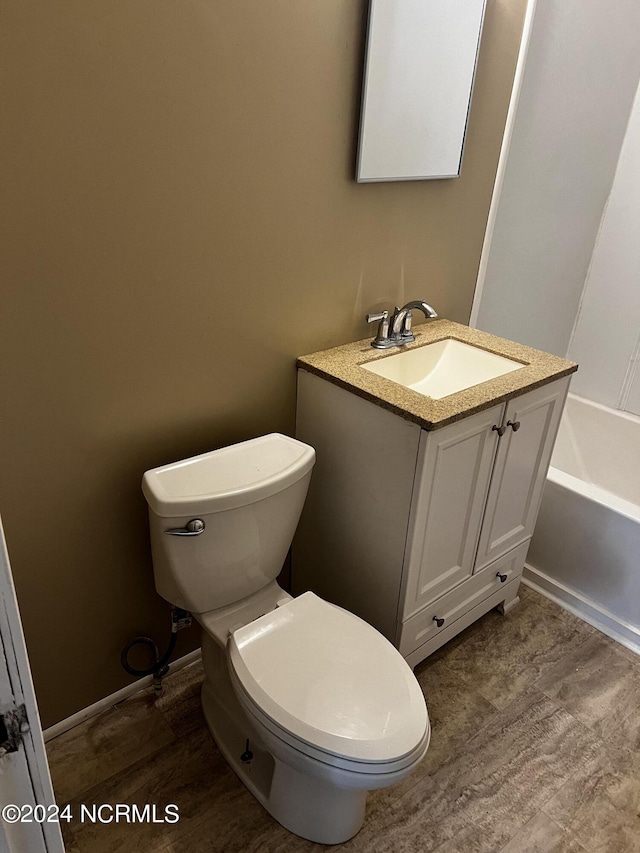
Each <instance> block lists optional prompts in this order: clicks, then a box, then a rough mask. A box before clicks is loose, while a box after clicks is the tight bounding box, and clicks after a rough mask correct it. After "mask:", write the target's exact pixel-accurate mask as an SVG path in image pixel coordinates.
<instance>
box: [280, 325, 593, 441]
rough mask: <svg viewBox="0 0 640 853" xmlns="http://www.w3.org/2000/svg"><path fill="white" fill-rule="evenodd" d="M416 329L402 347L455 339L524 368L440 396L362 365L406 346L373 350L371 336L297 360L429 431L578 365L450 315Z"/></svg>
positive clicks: (324, 376)
mask: <svg viewBox="0 0 640 853" xmlns="http://www.w3.org/2000/svg"><path fill="white" fill-rule="evenodd" d="M413 331H414V334H415V338H416V340H415V342H414V343H412V344H407V345H405V346H404V347H402V350H408V349H416V348H418V347H421V346H424V345H425V344H432V343H436V342H437V341H442V340H446V339H448V338H453V339H454V340H458V341H463V342H464V343H468V344H473V346H476V347H479V348H480V349H484V350H488V351H489V352H493V353H496V354H497V355H502V356H505V357H506V358H510V359H513V360H514V361H519V362H521V363H522V368H519V369H517V370H514V371H513V372H511V373H507V374H505V375H504V376H498V377H497V378H496V379H490V380H489V381H487V382H481V383H480V384H479V385H474V386H472V387H471V388H467V389H465V390H464V391H458V392H457V393H455V394H450V395H449V396H448V397H442V398H441V399H439V400H436V399H433V398H432V397H425V396H424V395H423V394H419V393H418V392H417V391H412V390H411V389H409V388H405V387H404V386H402V385H399V384H398V383H397V382H392V381H391V380H390V379H384V378H383V377H382V376H378V375H377V374H375V373H371V372H370V371H369V370H363V369H362V367H361V365H362V364H365V363H366V362H371V361H375V360H377V359H380V358H386V357H388V356H391V355H396V354H397V353H399V352H401V351H402V350H401V349H400V348H398V347H393V348H392V349H388V350H376V349H374V348H373V347H372V346H371V341H372V340H373V336H371V337H368V338H366V339H365V340H363V341H356V342H355V343H351V344H344V345H343V346H339V347H334V348H333V349H328V350H323V351H322V352H316V353H313V354H311V355H304V356H301V357H300V358H299V359H298V361H297V364H298V367H299V368H301V369H302V370H307V371H309V373H315V374H316V375H317V376H321V377H322V378H323V379H327V380H329V382H333V383H334V384H335V385H339V386H341V387H342V388H346V389H347V390H348V391H352V392H353V393H354V394H358V395H359V396H360V397H364V399H365V400H370V401H371V402H372V403H377V404H378V405H380V406H384V408H386V409H389V410H390V411H392V412H395V413H396V414H398V415H400V416H401V417H403V418H405V419H406V420H410V421H413V422H414V423H417V424H419V425H420V426H421V427H423V428H424V429H427V430H434V429H439V428H440V427H443V426H446V425H447V424H450V423H453V422H454V421H458V420H461V419H462V418H464V417H467V415H472V414H474V413H475V412H480V411H482V410H483V409H488V408H490V407H491V406H495V405H497V404H498V403H501V402H503V401H504V400H507V399H510V398H511V397H517V396H519V395H520V394H526V392H527V391H531V390H533V389H534V388H538V387H540V386H541V385H546V384H547V383H548V382H553V380H554V379H560V377H562V376H568V375H569V374H570V373H573V372H574V371H576V370H577V369H578V365H577V364H575V363H574V362H572V361H567V359H565V358H559V357H558V356H556V355H551V354H550V353H546V352H542V351H541V350H537V349H532V348H531V347H526V346H524V345H523V344H517V343H515V342H514V341H508V340H506V339H505V338H499V337H497V336H496V335H490V334H489V333H488V332H481V331H479V330H478V329H471V328H469V327H468V326H463V325H461V324H460V323H454V322H453V321H451V320H429V321H427V322H426V323H423V324H422V325H420V326H416V327H414V329H413Z"/></svg>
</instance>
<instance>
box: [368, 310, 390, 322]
mask: <svg viewBox="0 0 640 853" xmlns="http://www.w3.org/2000/svg"><path fill="white" fill-rule="evenodd" d="M365 319H366V321H367V323H377V322H378V320H388V319H389V312H388V311H378V312H377V313H376V314H367V316H366V318H365Z"/></svg>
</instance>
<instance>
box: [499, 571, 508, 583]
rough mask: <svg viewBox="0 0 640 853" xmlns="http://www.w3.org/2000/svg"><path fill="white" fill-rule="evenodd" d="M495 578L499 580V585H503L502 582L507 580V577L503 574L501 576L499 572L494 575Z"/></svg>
mask: <svg viewBox="0 0 640 853" xmlns="http://www.w3.org/2000/svg"><path fill="white" fill-rule="evenodd" d="M496 577H497V578H500V583H504V582H505V581H506V579H507V577H508V575H503V574H501V573H500V572H498V573H497V574H496Z"/></svg>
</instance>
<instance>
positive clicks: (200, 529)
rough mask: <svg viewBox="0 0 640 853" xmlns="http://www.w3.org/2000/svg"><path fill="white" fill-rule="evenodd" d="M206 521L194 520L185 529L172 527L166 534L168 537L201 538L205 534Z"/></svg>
mask: <svg viewBox="0 0 640 853" xmlns="http://www.w3.org/2000/svg"><path fill="white" fill-rule="evenodd" d="M204 527H205V524H204V521H203V520H202V519H201V518H192V519H191V521H188V522H187V523H186V525H185V526H184V527H170V528H169V529H168V530H165V531H164V532H165V533H166V534H167V535H168V536H200V534H201V533H204Z"/></svg>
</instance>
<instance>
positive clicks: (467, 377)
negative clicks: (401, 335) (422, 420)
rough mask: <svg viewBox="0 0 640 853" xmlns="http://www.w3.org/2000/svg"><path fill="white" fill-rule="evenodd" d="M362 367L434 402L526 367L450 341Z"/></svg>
mask: <svg viewBox="0 0 640 853" xmlns="http://www.w3.org/2000/svg"><path fill="white" fill-rule="evenodd" d="M361 366H362V367H363V368H364V369H365V370H370V371H371V372H372V373H377V374H378V376H382V377H384V378H385V379H390V380H391V381H392V382H397V383H398V384H399V385H403V386H404V387H405V388H411V389H412V390H413V391H417V392H418V393H419V394H424V395H425V397H432V398H433V399H435V400H440V399H441V398H442V397H448V396H449V394H455V393H456V392H457V391H464V390H465V389H466V388H471V387H473V386H474V385H479V384H480V383H481V382H487V381H488V380H489V379H495V378H496V377H498V376H503V375H504V374H505V373H511V372H512V371H514V370H519V369H520V368H521V367H525V365H524V364H522V363H521V362H519V361H512V360H511V359H510V358H504V357H503V356H501V355H496V354H495V353H492V352H487V350H484V349H480V348H479V347H474V346H471V344H465V343H462V341H456V340H454V339H452V338H448V339H447V340H444V341H437V342H436V343H434V344H427V345H426V346H423V347H418V348H416V349H410V350H404V351H403V352H399V353H397V354H396V355H391V356H388V357H387V358H380V359H377V360H376V361H371V362H369V364H363V365H361Z"/></svg>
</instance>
